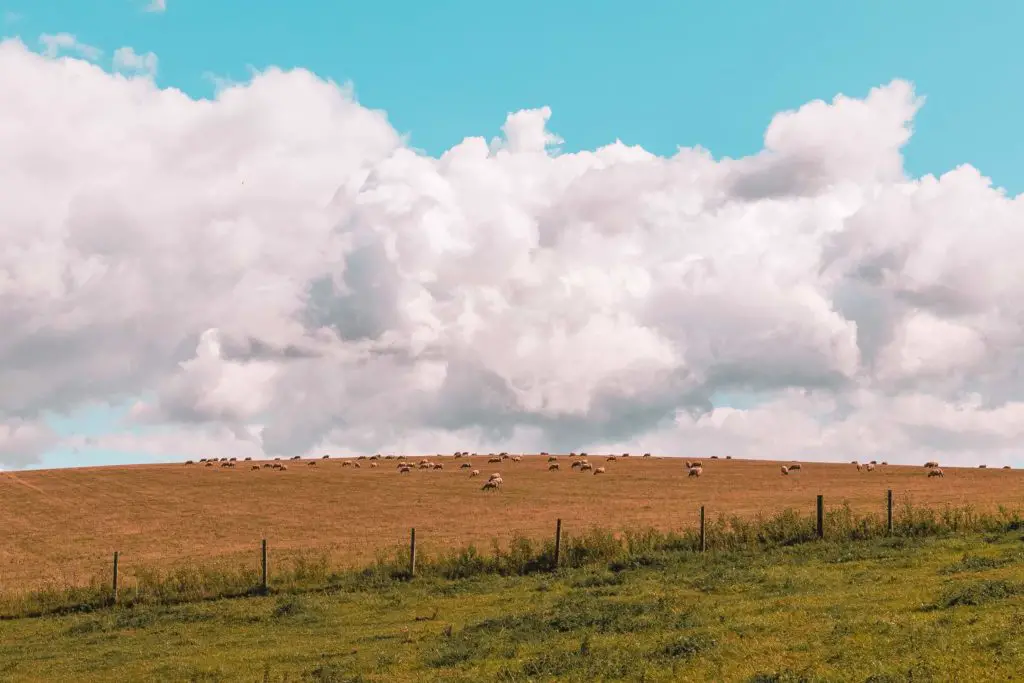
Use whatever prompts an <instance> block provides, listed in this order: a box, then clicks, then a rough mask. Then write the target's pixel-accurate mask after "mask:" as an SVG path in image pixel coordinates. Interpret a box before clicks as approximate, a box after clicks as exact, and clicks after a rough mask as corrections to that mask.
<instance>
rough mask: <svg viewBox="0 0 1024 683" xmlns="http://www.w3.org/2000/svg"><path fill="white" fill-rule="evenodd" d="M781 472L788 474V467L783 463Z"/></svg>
mask: <svg viewBox="0 0 1024 683" xmlns="http://www.w3.org/2000/svg"><path fill="white" fill-rule="evenodd" d="M782 473H783V474H789V468H788V467H786V466H785V465H783V466H782Z"/></svg>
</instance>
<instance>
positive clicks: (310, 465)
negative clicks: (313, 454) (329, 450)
mask: <svg viewBox="0 0 1024 683" xmlns="http://www.w3.org/2000/svg"><path fill="white" fill-rule="evenodd" d="M306 466H307V467H316V460H310V461H309V462H307V463H306Z"/></svg>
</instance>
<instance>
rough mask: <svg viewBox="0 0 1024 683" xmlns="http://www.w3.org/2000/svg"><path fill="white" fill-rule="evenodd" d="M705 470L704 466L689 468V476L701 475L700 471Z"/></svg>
mask: <svg viewBox="0 0 1024 683" xmlns="http://www.w3.org/2000/svg"><path fill="white" fill-rule="evenodd" d="M703 471H704V468H702V467H691V468H690V470H689V475H688V476H691V477H699V476H700V473H701V472H703Z"/></svg>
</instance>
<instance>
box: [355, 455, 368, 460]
mask: <svg viewBox="0 0 1024 683" xmlns="http://www.w3.org/2000/svg"><path fill="white" fill-rule="evenodd" d="M356 460H366V456H365V455H360V456H359V457H357V458H356Z"/></svg>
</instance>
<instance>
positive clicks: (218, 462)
mask: <svg viewBox="0 0 1024 683" xmlns="http://www.w3.org/2000/svg"><path fill="white" fill-rule="evenodd" d="M540 455H541V456H542V457H546V458H547V461H546V462H547V469H548V471H550V472H555V471H559V470H560V469H561V465H560V463H559V460H558V457H557V456H554V455H550V454H549V453H541V454H540ZM330 457H331V456H329V455H324V456H322V457H321V460H328V459H330ZM437 457H444V456H441V455H438V456H437ZM453 457H454V458H455V459H456V460H458V459H464V458H471V457H487V463H488V464H502V463H504V462H509V463H519V462H522V460H523V456H521V455H510V454H509V453H498V454H494V453H491V454H489V455H487V456H480V455H478V454H476V453H473V454H470V453H469V452H468V451H458V452H456V453H455V454H454V456H453ZM628 457H630V454H629V453H623V454H622V455H621V456H614V455H609V456H607V457H606V458H605V462H615V461H616V460H617V459H618V458H628ZM642 457H644V458H650V457H651V454H650V453H644V454H643V456H642ZM569 459H570V460H571V461H572V464H571V465H570V469H573V470H579V471H580V472H591V473H593V474H594V475H598V474H606V473H607V469H606V468H605V467H604V466H600V467H595V466H594V465H593V464H592V463H591V462H590V461H589V460H588V459H587V454H586V453H570V454H569ZM711 459H712V460H717V459H718V456H711ZM731 459H732V456H726V460H731ZM251 460H252V458H244V459H243V461H244V462H248V461H251ZM291 460H293V461H300V460H302V456H298V455H296V456H293V457H292V458H291ZM380 460H396V461H397V465H396V469H397V470H398V473H399V474H408V473H410V472H412V471H413V469H417V470H443V469H444V464H443V463H440V462H435V461H432V460H430V459H428V458H422V459H420V460H419V461H418V462H417V463H416V464H415V465H413V463H412V462H411V461H409V460H408V459H407V458H406V456H404V455H384V456H382V455H381V454H380V453H377V454H376V455H370V456H366V455H360V456H359V457H357V458H346V459H343V460H342V461H341V466H342V467H351V468H361V467H362V466H363V463H364V462H365V463H366V464H368V465H369V467H371V468H375V467H378V466H379V463H378V461H380ZM280 461H281V458H274V461H273V462H264V463H262V464H257V463H252V464H251V465H250V467H249V469H251V470H261V469H272V470H276V471H287V470H288V465H286V464H285V463H283V462H280ZM198 462H199V464H201V465H204V466H206V467H214V466H219V467H222V468H228V469H233V468H235V467H236V465H237V462H238V458H200V459H199V461H198ZM683 462H684V464H685V465H686V472H687V476H688V477H694V478H696V477H700V476H701V474H703V472H704V463H703V461H701V460H684V461H683ZM852 463H853V464H854V465H856V467H857V471H858V472H861V471H867V472H872V471H874V470H875V468H876V467H879V466H886V465H888V464H889V463H887V462H885V461H882V462H881V463H879V462H878V461H876V460H872V461H871V462H868V463H864V464H861V463H860V462H858V461H856V460H854V461H852ZM185 464H186V465H194V464H196V463H195V462H194V461H192V460H187V461H186V462H185ZM306 465H307V466H308V467H316V466H317V461H316V460H309V461H307V462H306ZM924 467H925V469H927V470H928V477H929V478H930V477H944V476H945V474H944V473H943V471H942V468H941V467H939V463H938V462H935V461H929V462H926V463H925V464H924ZM979 467H980V468H982V469H984V468H985V465H979ZM459 469H461V470H469V476H470V478H474V477H478V476H480V470H478V469H474V468H473V465H472V464H471V463H469V462H463V463H462V464H461V465H460V466H459ZM801 469H803V466H802V465H801V464H800V463H792V464H789V465H783V466H782V467H781V468H780V470H781V472H782V474H783V476H788V475H789V474H791V473H792V472H795V471H799V470H801ZM1003 469H1007V470H1008V469H1010V466H1009V465H1006V466H1004V467H1003ZM503 481H504V480H503V479H502V477H501V473H500V472H495V473H493V474H491V475H490V476H489V477H488V478H487V481H486V482H484V485H483V486H482V487H481V490H483V491H497V490H499V489H500V487H501V485H502V483H503Z"/></svg>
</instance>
